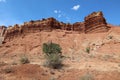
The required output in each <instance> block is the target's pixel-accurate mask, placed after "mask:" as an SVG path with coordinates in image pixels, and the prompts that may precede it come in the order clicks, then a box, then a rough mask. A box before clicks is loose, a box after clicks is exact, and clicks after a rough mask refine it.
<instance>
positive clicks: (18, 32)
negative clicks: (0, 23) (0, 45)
mask: <svg viewBox="0 0 120 80" xmlns="http://www.w3.org/2000/svg"><path fill="white" fill-rule="evenodd" d="M56 29H60V30H66V31H74V32H79V33H98V32H107V31H108V30H109V27H108V26H107V23H106V20H105V18H104V17H103V14H102V12H93V13H92V14H90V15H88V16H87V17H85V21H84V22H76V23H74V24H70V23H63V22H59V21H57V20H56V19H54V18H53V17H51V18H47V19H44V18H43V19H42V20H36V21H33V20H31V21H30V22H24V24H22V25H18V24H16V25H14V26H10V27H8V28H7V29H6V28H0V33H1V35H2V36H4V37H5V41H10V40H11V39H13V38H15V37H18V36H24V35H26V34H29V33H36V32H40V31H47V32H51V31H52V30H56Z"/></svg>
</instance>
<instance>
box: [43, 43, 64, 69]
mask: <svg viewBox="0 0 120 80" xmlns="http://www.w3.org/2000/svg"><path fill="white" fill-rule="evenodd" d="M61 50H62V48H61V47H60V45H59V44H56V43H52V42H51V43H44V44H43V52H44V53H45V58H46V66H48V67H50V68H54V69H57V68H60V67H61V63H62V59H61Z"/></svg>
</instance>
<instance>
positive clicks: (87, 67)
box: [0, 12, 120, 80]
mask: <svg viewBox="0 0 120 80" xmlns="http://www.w3.org/2000/svg"><path fill="white" fill-rule="evenodd" d="M51 19H52V20H53V21H51ZM49 20H50V21H49ZM38 22H39V21H38ZM50 22H54V23H52V24H51V23H50ZM49 23H50V25H49V26H48V24H49ZM29 24H30V23H28V24H27V23H25V24H24V25H21V26H18V27H16V25H15V26H13V27H9V28H5V30H4V31H3V30H2V31H1V37H4V40H2V41H3V42H2V45H1V47H0V80H16V79H17V80H53V78H55V80H83V79H82V78H83V77H85V78H89V79H85V80H120V76H119V75H120V49H119V48H120V28H119V27H117V26H113V25H109V24H107V23H106V20H105V18H104V17H103V14H102V13H101V12H95V13H92V14H90V15H88V16H87V17H85V21H84V22H78V23H75V24H67V23H60V22H59V21H57V20H55V19H53V18H50V19H47V21H46V20H45V24H47V26H48V27H49V28H48V27H47V26H44V27H43V26H41V27H40V26H39V25H41V24H43V21H42V22H41V23H38V24H37V23H36V22H34V23H33V24H32V25H29ZM35 24H36V25H37V26H38V27H37V26H35ZM53 24H54V25H53ZM60 24H61V26H60ZM63 24H64V26H63ZM33 25H34V26H33ZM51 25H52V26H51ZM49 41H52V42H54V43H58V44H60V46H61V47H62V54H63V56H65V59H64V61H63V64H64V66H63V68H62V69H59V70H56V69H55V70H54V69H49V68H46V67H44V66H43V64H44V61H45V59H44V55H43V54H42V53H43V52H42V45H43V43H45V42H49ZM87 48H89V49H90V52H89V53H88V52H87V51H86V49H87ZM23 55H26V56H27V57H28V59H29V60H30V63H29V64H23V65H22V64H20V58H21V56H23ZM6 69H10V70H11V72H10V73H6V71H5V70H6ZM93 78H94V79H93Z"/></svg>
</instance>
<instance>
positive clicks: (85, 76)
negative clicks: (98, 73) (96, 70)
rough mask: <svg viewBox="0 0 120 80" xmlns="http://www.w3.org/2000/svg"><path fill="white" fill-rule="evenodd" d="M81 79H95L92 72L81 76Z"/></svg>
mask: <svg viewBox="0 0 120 80" xmlns="http://www.w3.org/2000/svg"><path fill="white" fill-rule="evenodd" d="M80 80H94V78H93V76H92V75H91V74H85V75H84V76H82V77H80Z"/></svg>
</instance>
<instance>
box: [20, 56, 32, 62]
mask: <svg viewBox="0 0 120 80" xmlns="http://www.w3.org/2000/svg"><path fill="white" fill-rule="evenodd" d="M20 62H21V64H26V63H29V62H30V61H29V59H28V57H26V56H25V55H24V56H22V57H21V58H20Z"/></svg>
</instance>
